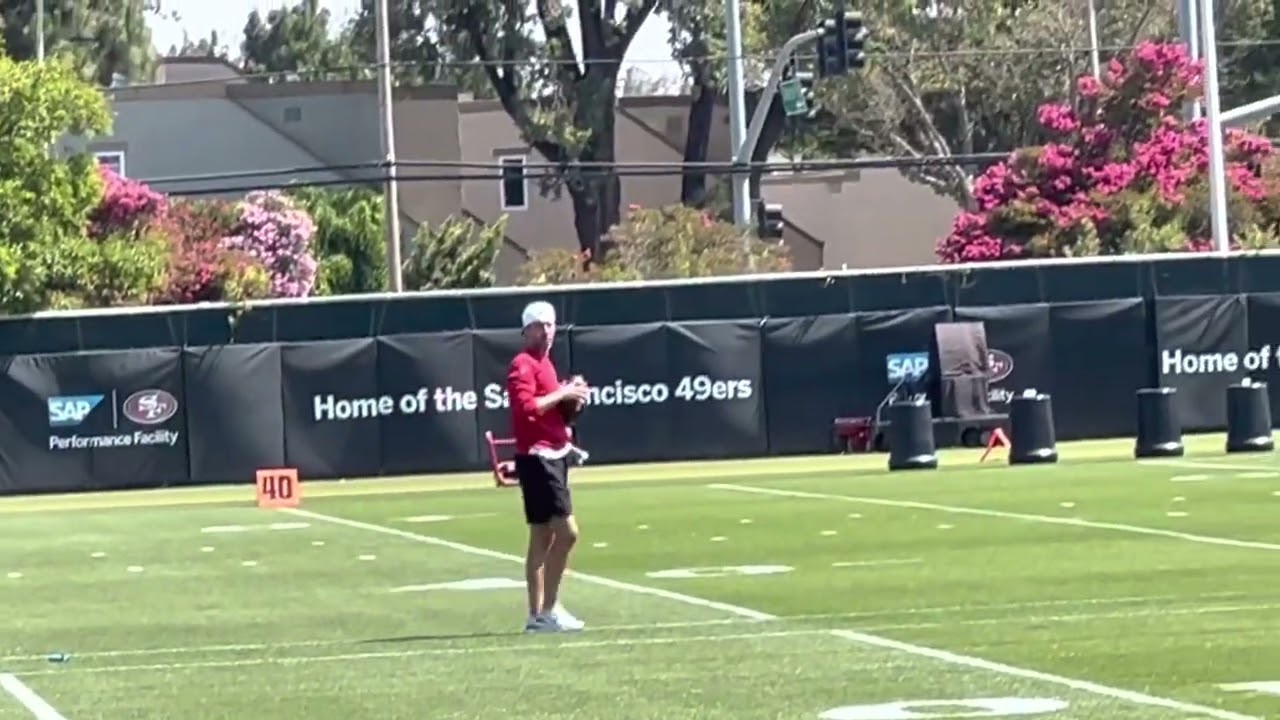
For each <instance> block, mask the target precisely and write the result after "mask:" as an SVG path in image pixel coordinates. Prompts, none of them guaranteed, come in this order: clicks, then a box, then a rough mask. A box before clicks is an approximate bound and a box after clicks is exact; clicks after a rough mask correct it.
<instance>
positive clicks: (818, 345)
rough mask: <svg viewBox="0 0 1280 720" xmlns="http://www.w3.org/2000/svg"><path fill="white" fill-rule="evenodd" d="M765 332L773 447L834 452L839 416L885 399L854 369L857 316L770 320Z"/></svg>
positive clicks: (766, 384)
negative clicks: (870, 389) (834, 431)
mask: <svg viewBox="0 0 1280 720" xmlns="http://www.w3.org/2000/svg"><path fill="white" fill-rule="evenodd" d="M761 332H762V341H763V346H762V355H763V363H764V392H765V401H764V406H765V408H766V409H767V412H766V415H767V420H768V439H769V451H770V452H772V453H775V454H780V455H782V454H797V453H820V452H830V451H831V449H832V448H833V447H834V445H833V439H832V438H833V435H832V422H833V421H834V420H835V418H838V417H848V416H853V415H855V414H856V413H855V411H856V410H858V409H862V410H864V411H865V409H866V407H867V406H868V405H872V406H874V404H875V403H876V402H879V400H880V398H879V397H875V392H867V390H866V388H865V387H864V384H863V383H859V382H857V378H856V377H855V374H854V368H856V367H857V359H858V357H859V354H858V351H859V348H858V342H857V338H858V323H857V320H856V319H855V317H854V316H853V315H821V316H818V317H808V318H788V319H785V320H769V321H767V322H765V324H764V327H763V328H762V331H761ZM877 385H878V383H877ZM859 392H862V397H861V398H859ZM881 394H883V393H881ZM863 414H866V413H865V412H864V413H863Z"/></svg>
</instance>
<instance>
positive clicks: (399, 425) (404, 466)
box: [377, 332, 500, 475]
mask: <svg viewBox="0 0 1280 720" xmlns="http://www.w3.org/2000/svg"><path fill="white" fill-rule="evenodd" d="M472 337H473V336H472V335H471V333H461V332H459V333H440V334H433V335H400V336H394V337H384V338H379V339H378V371H377V377H378V389H379V391H380V393H381V394H382V395H383V396H388V397H391V398H393V399H394V400H395V411H394V412H392V413H390V414H386V415H382V420H381V428H380V430H381V433H382V473H383V474H384V475H409V474H413V473H422V472H443V471H454V470H463V469H468V468H473V467H475V466H476V465H477V464H478V463H479V461H480V454H479V453H480V448H479V445H478V444H477V439H476V437H477V436H476V416H477V413H478V410H479V408H480V406H481V403H482V402H484V398H483V397H482V396H481V393H480V392H478V391H477V390H476V382H475V362H474V354H473V350H472ZM498 399H499V400H500V398H498Z"/></svg>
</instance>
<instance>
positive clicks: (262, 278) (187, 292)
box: [154, 200, 270, 303]
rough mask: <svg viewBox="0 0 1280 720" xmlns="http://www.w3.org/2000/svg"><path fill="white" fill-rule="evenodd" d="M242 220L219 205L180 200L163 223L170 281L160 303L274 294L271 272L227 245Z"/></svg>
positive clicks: (161, 229) (231, 209) (226, 205)
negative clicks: (229, 237)
mask: <svg viewBox="0 0 1280 720" xmlns="http://www.w3.org/2000/svg"><path fill="white" fill-rule="evenodd" d="M237 218H238V214H237V212H236V209H235V207H233V206H232V205H230V204H229V203H225V202H219V201H191V200H186V201H177V202H175V203H173V204H172V205H171V206H170V207H169V208H168V211H167V212H166V213H165V216H164V217H163V218H162V219H161V220H160V221H159V223H158V228H157V229H158V232H160V233H161V234H163V235H164V236H165V237H167V238H168V240H169V257H168V280H167V283H166V285H165V289H164V290H163V291H162V292H161V293H160V294H159V295H158V296H157V297H156V298H155V300H154V301H155V302H158V303H198V302H215V301H219V300H229V301H237V300H246V299H252V298H263V297H267V296H268V295H269V290H270V277H269V274H268V273H267V271H266V269H265V268H263V266H262V265H261V264H260V263H258V262H257V261H256V260H255V259H254V258H252V257H250V256H249V255H248V254H247V253H245V252H243V251H239V250H232V249H230V248H228V247H227V243H226V241H225V238H226V237H227V236H229V235H230V234H231V231H232V228H233V227H234V225H235V223H236V221H237Z"/></svg>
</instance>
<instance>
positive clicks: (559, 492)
mask: <svg viewBox="0 0 1280 720" xmlns="http://www.w3.org/2000/svg"><path fill="white" fill-rule="evenodd" d="M515 460H516V477H517V478H519V479H520V495H521V496H522V497H523V499H524V519H525V521H527V522H528V523H529V524H530V525H544V524H546V523H548V522H550V521H551V520H552V519H553V518H557V517H568V516H570V515H572V514H573V499H572V498H571V497H570V495H569V458H568V457H562V458H547V457H542V456H541V455H516V458H515Z"/></svg>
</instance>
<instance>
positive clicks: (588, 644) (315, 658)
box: [10, 629, 829, 720]
mask: <svg viewBox="0 0 1280 720" xmlns="http://www.w3.org/2000/svg"><path fill="white" fill-rule="evenodd" d="M828 632H829V631H827V630H817V629H813V630H772V631H759V632H751V633H736V634H732V635H730V634H723V635H685V636H682V637H668V638H614V639H612V640H573V641H566V642H560V643H553V644H549V645H548V646H547V647H552V648H555V649H557V650H573V649H575V648H600V647H633V646H636V645H681V644H688V643H699V642H726V641H730V640H759V639H767V638H782V637H799V636H802V635H826V634H827V633H828ZM526 647H527V646H524V645H518V644H515V643H507V644H504V645H473V646H468V647H455V648H420V649H417V650H386V651H382V652H364V653H342V654H338V655H302V656H297V657H288V656H284V655H265V656H262V657H255V658H239V659H236V660H195V661H192V662H176V663H151V664H148V665H102V666H98V667H85V668H77V669H76V672H77V673H89V674H102V673H125V672H157V671H159V672H164V671H173V670H194V669H200V668H230V667H251V666H254V665H306V664H310V663H323V662H350V661H352V660H390V659H396V658H409V657H423V656H431V655H478V654H480V653H491V652H511V651H512V650H523V649H525V648H526ZM57 672H59V671H58V670H37V671H35V672H29V673H24V674H25V675H28V676H31V675H52V674H55V673H57ZM10 677H12V676H10ZM36 717H37V719H38V720H66V718H64V717H62V716H61V715H57V714H55V715H49V716H44V715H38V714H37V715H36Z"/></svg>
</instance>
